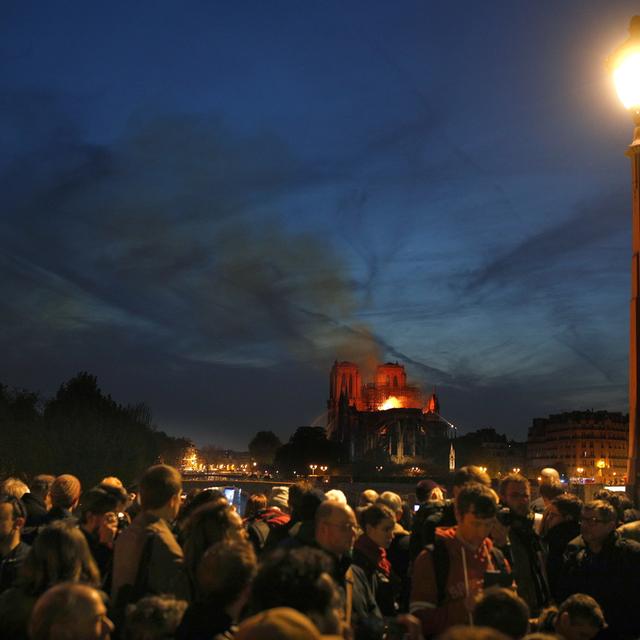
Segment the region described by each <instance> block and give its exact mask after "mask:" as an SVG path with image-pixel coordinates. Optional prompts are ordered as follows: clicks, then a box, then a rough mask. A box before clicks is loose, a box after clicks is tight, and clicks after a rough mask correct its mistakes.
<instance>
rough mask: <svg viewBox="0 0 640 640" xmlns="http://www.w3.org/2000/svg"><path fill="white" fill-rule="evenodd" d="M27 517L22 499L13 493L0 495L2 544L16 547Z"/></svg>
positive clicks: (0, 541)
mask: <svg viewBox="0 0 640 640" xmlns="http://www.w3.org/2000/svg"><path fill="white" fill-rule="evenodd" d="M26 519H27V512H26V510H25V508H24V505H23V504H22V501H21V500H19V499H18V498H16V497H15V496H12V495H6V494H5V495H0V545H8V546H9V547H10V548H13V547H15V546H16V545H17V544H18V543H19V542H20V532H21V531H22V527H24V523H25V522H26Z"/></svg>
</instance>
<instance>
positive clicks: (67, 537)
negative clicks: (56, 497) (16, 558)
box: [23, 520, 100, 595]
mask: <svg viewBox="0 0 640 640" xmlns="http://www.w3.org/2000/svg"><path fill="white" fill-rule="evenodd" d="M23 572H24V577H25V585H26V589H27V591H28V592H29V593H31V594H32V595H39V594H41V593H42V592H43V591H45V589H47V588H49V587H50V586H52V585H54V584H57V583H59V582H83V583H86V584H89V585H93V586H96V585H98V584H100V573H99V571H98V567H97V566H96V563H95V561H94V559H93V556H92V555H91V551H89V546H88V545H87V541H86V539H85V537H84V535H83V534H82V532H81V531H80V529H78V528H77V527H74V526H72V525H70V524H68V523H66V522H64V521H62V520H58V521H56V522H53V523H52V524H50V525H48V526H46V527H43V528H42V529H41V530H40V532H39V533H38V537H37V538H36V539H35V542H34V543H33V546H32V547H31V551H29V554H28V555H27V558H26V559H25V562H24V565H23Z"/></svg>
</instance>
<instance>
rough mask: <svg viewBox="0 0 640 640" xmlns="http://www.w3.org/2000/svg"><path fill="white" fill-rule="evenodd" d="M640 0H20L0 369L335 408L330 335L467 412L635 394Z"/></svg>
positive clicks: (233, 411)
mask: <svg viewBox="0 0 640 640" xmlns="http://www.w3.org/2000/svg"><path fill="white" fill-rule="evenodd" d="M637 12H638V5H637V2H632V1H614V0H608V1H607V2H604V1H599V2H594V1H592V2H587V1H585V0H580V1H569V0H563V1H562V2H558V1H557V0H548V1H547V0H545V1H540V0H538V1H536V2H532V1H531V2H524V1H520V2H513V1H512V0H509V1H506V0H505V1H495V0H491V1H487V2H484V3H479V2H455V3H443V2H439V3H436V2H428V1H426V0H423V1H421V2H418V1H416V2H409V1H406V2H403V1H397V2H383V1H378V2H372V1H371V0H369V1H362V2H345V0H340V1H335V2H332V1H328V0H323V1H322V2H320V1H317V2H316V1H306V0H305V1H302V2H301V1H300V0H296V1H294V0H292V1H290V2H279V1H275V0H268V1H266V2H265V1H264V0H259V1H256V2H214V1H206V2H205V1H202V2H187V3H177V2H159V1H157V0H154V1H153V2H133V3H131V2H126V3H125V2H121V3H119V2H109V3H97V2H90V3H87V2H66V1H65V2H21V1H18V0H11V1H9V2H4V3H3V5H2V19H1V21H0V55H1V63H0V95H1V98H0V273H1V274H2V276H1V278H0V310H1V311H0V313H1V317H2V322H1V325H0V326H1V329H0V381H1V382H3V383H4V384H8V385H10V386H16V387H26V388H29V389H33V390H38V391H40V392H41V393H42V394H43V396H44V397H45V398H46V397H48V396H50V395H52V394H54V393H55V391H56V389H57V387H58V386H59V385H60V384H61V383H62V382H63V381H65V380H67V379H69V378H70V377H71V376H73V375H75V374H76V373H77V372H79V371H85V370H86V371H89V372H91V373H93V374H95V375H97V376H98V380H99V384H100V386H101V388H102V389H103V391H104V392H106V393H110V394H111V395H112V396H113V397H114V399H116V400H117V401H119V402H122V403H138V402H146V403H147V404H148V405H149V406H150V407H151V409H152V411H153V415H154V420H155V422H156V423H157V425H158V426H159V427H160V428H162V429H164V430H166V431H167V432H169V433H171V434H175V435H185V436H188V437H191V438H193V439H194V440H195V441H196V442H197V443H199V444H205V443H214V444H219V445H222V446H231V447H235V448H246V445H247V443H248V440H249V439H250V437H251V436H252V435H253V434H254V433H255V432H256V431H257V430H259V429H272V430H274V431H275V432H276V433H277V434H278V435H280V437H281V438H282V439H283V440H284V439H286V438H288V436H289V435H290V433H291V432H292V431H293V430H294V429H295V427H297V426H300V425H306V424H311V423H313V421H314V420H316V421H319V423H322V419H323V412H324V410H325V409H326V400H327V395H328V377H329V370H330V367H331V364H332V363H333V361H334V359H336V358H338V359H353V360H355V361H357V362H360V363H361V364H362V365H363V367H369V366H371V364H372V363H373V362H375V361H376V360H380V361H387V360H391V361H396V360H397V361H399V362H403V363H405V364H406V365H407V372H408V374H409V378H410V380H411V381H413V382H415V383H418V384H420V385H421V386H422V387H423V388H424V390H425V391H431V389H432V388H433V387H434V386H435V387H436V388H437V391H438V394H439V396H440V402H441V412H442V414H443V415H444V416H445V417H446V418H448V419H449V420H450V421H452V422H454V423H455V424H456V425H457V426H458V427H459V429H460V431H461V432H463V433H464V432H467V431H469V430H472V429H475V428H478V427H484V426H493V427H495V428H496V429H498V430H499V431H502V432H506V433H507V434H509V435H510V436H512V437H516V438H520V439H524V438H525V437H526V429H527V427H528V426H529V425H530V424H531V419H532V418H533V417H537V416H544V415H547V414H548V413H552V412H559V411H565V410H574V409H588V408H594V409H610V410H618V411H626V402H627V349H628V299H629V290H630V283H629V274H628V268H629V263H630V246H631V239H630V169H629V160H628V158H626V157H625V156H624V150H625V148H626V146H627V145H628V143H629V142H630V140H631V134H632V125H631V121H630V119H629V117H628V115H627V114H626V113H625V112H624V110H623V109H622V107H621V106H620V105H619V103H618V100H617V97H616V95H615V91H614V89H613V86H612V83H611V80H610V78H609V77H608V75H607V72H606V69H605V65H604V60H605V58H606V57H607V56H608V55H609V53H611V52H612V50H613V49H614V48H615V47H616V46H617V45H618V44H620V43H621V42H622V41H623V40H624V39H625V38H626V37H627V35H628V34H627V26H628V22H629V18H630V17H631V16H632V15H633V14H634V13H637Z"/></svg>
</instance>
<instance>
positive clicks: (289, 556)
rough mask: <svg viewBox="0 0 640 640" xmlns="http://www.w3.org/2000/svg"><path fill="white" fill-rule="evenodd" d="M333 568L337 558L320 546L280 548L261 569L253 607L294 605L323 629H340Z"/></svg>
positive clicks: (333, 631) (338, 604)
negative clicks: (334, 559)
mask: <svg viewBox="0 0 640 640" xmlns="http://www.w3.org/2000/svg"><path fill="white" fill-rule="evenodd" d="M332 571H333V562H332V561H331V559H330V558H329V556H327V554H326V553H323V552H322V551H319V550H318V549H312V548H311V547H301V548H299V549H292V550H285V549H278V550H276V551H275V552H274V553H272V554H271V555H269V556H268V557H267V558H266V559H265V560H264V561H263V562H262V564H261V565H260V568H259V569H258V574H257V576H256V578H255V580H254V583H253V589H252V593H251V599H252V607H253V610H256V611H264V610H265V609H272V608H274V607H283V606H287V607H292V608H294V609H296V610H297V611H300V612H301V613H304V614H305V615H307V616H309V618H311V620H313V622H314V623H315V624H316V626H317V627H318V629H320V631H321V632H322V633H338V630H339V628H340V623H339V617H340V616H339V606H340V598H339V595H338V592H337V588H336V585H335V583H334V581H333V579H332V578H331V572H332Z"/></svg>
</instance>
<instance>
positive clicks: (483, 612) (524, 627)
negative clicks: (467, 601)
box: [473, 587, 529, 639]
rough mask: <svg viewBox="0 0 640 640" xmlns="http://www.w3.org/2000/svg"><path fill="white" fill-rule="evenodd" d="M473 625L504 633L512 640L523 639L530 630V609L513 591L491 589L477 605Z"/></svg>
mask: <svg viewBox="0 0 640 640" xmlns="http://www.w3.org/2000/svg"><path fill="white" fill-rule="evenodd" d="M473 623H474V624H475V625H477V626H479V627H491V628H492V629H497V630H498V631H502V633H504V634H506V635H508V636H509V637H510V638H514V639H515V638H522V636H524V635H525V634H526V633H527V631H528V630H529V607H528V606H527V603H526V602H525V601H524V600H523V599H522V598H520V597H519V596H518V595H517V594H516V593H515V592H514V591H512V590H511V589H501V588H499V587H491V588H490V589H487V590H485V591H484V592H483V593H482V595H481V596H480V599H479V600H478V602H477V603H476V606H475V608H474V610H473Z"/></svg>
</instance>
